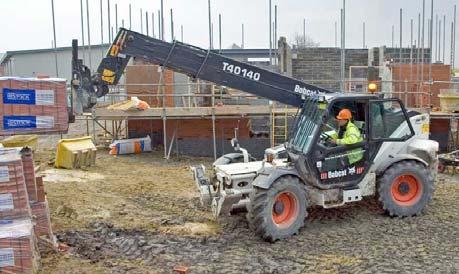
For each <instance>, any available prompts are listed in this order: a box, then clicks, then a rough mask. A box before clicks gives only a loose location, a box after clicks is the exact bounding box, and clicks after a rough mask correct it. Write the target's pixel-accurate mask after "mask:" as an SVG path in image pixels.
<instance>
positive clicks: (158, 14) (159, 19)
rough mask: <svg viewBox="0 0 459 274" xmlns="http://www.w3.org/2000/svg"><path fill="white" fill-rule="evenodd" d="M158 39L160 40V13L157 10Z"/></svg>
mask: <svg viewBox="0 0 459 274" xmlns="http://www.w3.org/2000/svg"><path fill="white" fill-rule="evenodd" d="M158 39H162V38H161V11H160V10H158Z"/></svg>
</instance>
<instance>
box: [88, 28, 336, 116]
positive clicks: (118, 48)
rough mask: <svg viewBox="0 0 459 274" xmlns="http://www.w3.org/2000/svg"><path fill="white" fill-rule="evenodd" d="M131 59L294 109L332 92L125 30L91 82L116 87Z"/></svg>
mask: <svg viewBox="0 0 459 274" xmlns="http://www.w3.org/2000/svg"><path fill="white" fill-rule="evenodd" d="M130 57H136V58H142V59H144V60H146V61H148V62H150V63H153V64H157V65H160V66H163V67H166V68H169V69H172V70H174V71H176V72H180V73H184V74H187V75H189V76H191V77H194V78H196V79H202V80H206V81H210V82H213V83H215V84H217V85H222V86H227V87H230V88H234V89H238V90H242V91H244V92H247V93H250V94H253V95H256V96H260V97H264V98H267V99H269V100H273V101H278V102H280V103H283V104H287V105H291V106H296V107H299V106H301V105H302V103H303V100H304V99H305V98H306V97H308V96H312V95H318V94H322V93H331V92H332V91H329V90H326V89H323V88H320V87H316V86H313V85H309V84H306V83H304V82H301V81H298V80H295V79H293V78H290V77H287V76H284V75H281V74H278V73H274V72H271V71H269V70H265V69H262V68H259V67H256V66H252V65H249V64H246V63H243V62H239V61H235V60H233V59H231V58H227V57H224V56H222V55H219V54H217V53H215V52H213V51H211V50H204V49H201V48H198V47H194V46H191V45H187V44H184V43H180V42H177V41H174V42H173V43H168V42H165V41H162V40H158V39H155V38H152V37H148V36H145V35H142V34H140V33H137V32H134V31H130V30H127V29H120V31H119V32H118V34H117V36H116V39H115V40H114V42H113V44H112V46H111V48H110V49H109V51H108V53H107V56H106V57H105V58H104V59H103V60H102V62H101V64H100V65H99V68H98V70H97V74H96V75H95V77H94V78H93V81H94V82H96V83H103V84H105V85H115V84H117V83H118V81H119V79H120V77H121V76H122V74H123V72H124V69H125V67H126V65H127V63H128V62H129V59H130Z"/></svg>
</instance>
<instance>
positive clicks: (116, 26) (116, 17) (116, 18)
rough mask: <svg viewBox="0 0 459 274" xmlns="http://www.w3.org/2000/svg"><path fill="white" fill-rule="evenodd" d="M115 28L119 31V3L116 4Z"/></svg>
mask: <svg viewBox="0 0 459 274" xmlns="http://www.w3.org/2000/svg"><path fill="white" fill-rule="evenodd" d="M115 30H116V32H118V4H115Z"/></svg>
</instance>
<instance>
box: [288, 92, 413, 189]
mask: <svg viewBox="0 0 459 274" xmlns="http://www.w3.org/2000/svg"><path fill="white" fill-rule="evenodd" d="M342 109H348V110H350V112H351V113H352V118H351V120H350V121H351V122H352V123H353V124H354V125H355V126H356V127H357V128H358V131H359V133H360V137H361V138H359V140H361V141H358V142H356V143H353V144H347V145H336V144H335V143H336V142H333V141H332V140H336V139H337V138H342V134H341V136H339V132H340V127H339V125H338V122H337V119H336V116H337V115H338V113H339V112H340V111H341V110H342ZM341 130H342V131H343V130H345V128H342V129H341ZM413 135H414V130H413V128H412V126H411V123H410V121H409V118H408V115H407V113H406V110H405V108H404V106H403V104H402V102H401V101H400V100H398V99H381V98H380V97H378V96H376V95H371V94H346V95H341V94H337V95H336V96H329V98H327V99H325V100H323V99H322V100H321V99H317V98H312V99H309V100H306V101H305V104H304V106H303V109H302V111H301V113H300V114H299V116H298V117H297V121H296V123H295V129H294V131H293V134H292V136H291V138H290V140H289V142H288V144H287V149H288V151H289V155H290V156H291V157H290V158H291V159H292V161H293V162H294V163H295V165H296V167H297V169H298V170H299V171H300V172H299V174H300V176H301V177H302V179H303V180H305V181H308V182H310V183H311V184H313V185H315V186H317V187H319V188H322V189H331V188H342V187H350V188H352V187H353V186H356V185H357V184H358V183H359V182H360V181H361V180H362V179H363V177H364V175H365V174H366V173H367V171H368V169H369V167H370V166H371V163H372V161H373V159H374V158H375V156H376V154H377V152H378V151H379V148H380V146H381V144H382V143H383V142H400V141H405V140H408V139H409V138H411V137H412V136H413Z"/></svg>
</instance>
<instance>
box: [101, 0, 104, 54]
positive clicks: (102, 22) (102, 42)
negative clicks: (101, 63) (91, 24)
mask: <svg viewBox="0 0 459 274" xmlns="http://www.w3.org/2000/svg"><path fill="white" fill-rule="evenodd" d="M102 6H103V3H102V0H100V45H103V44H104V17H103V8H102ZM101 53H102V58H104V47H101Z"/></svg>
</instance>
